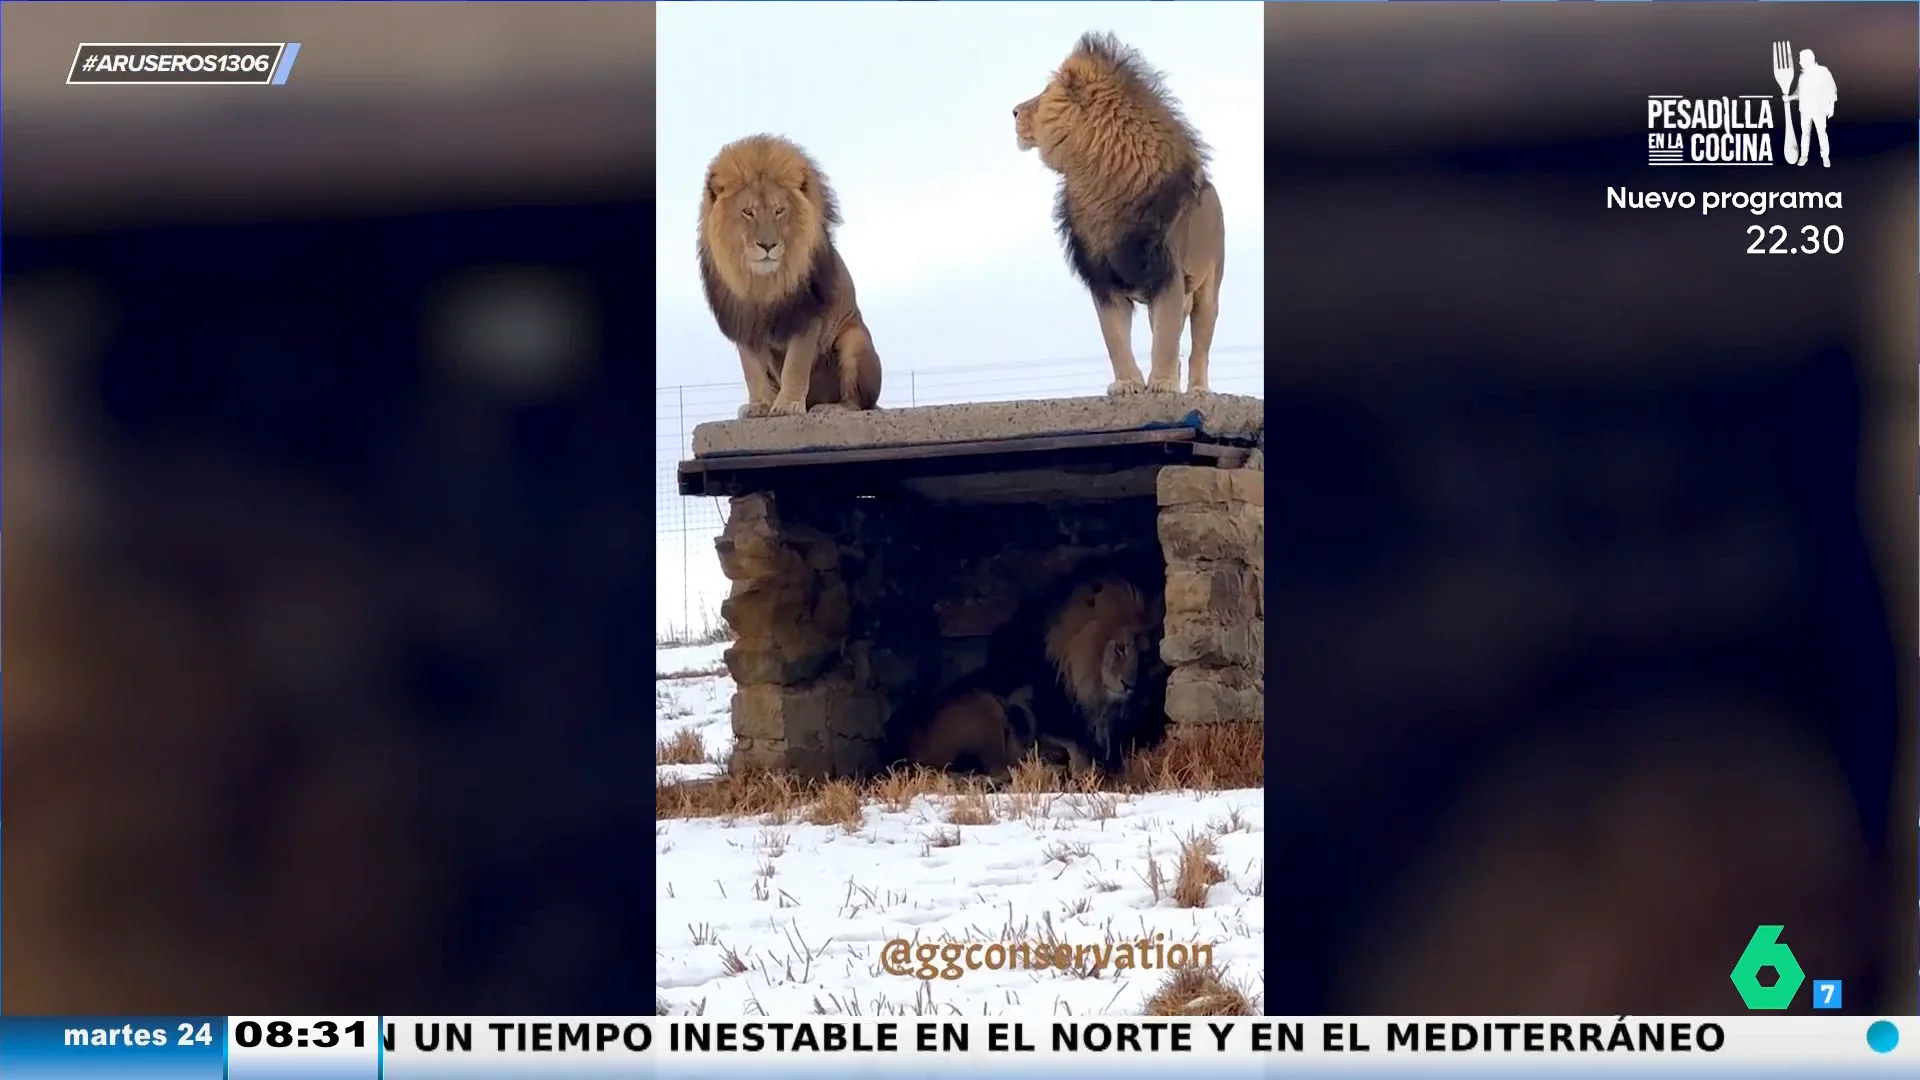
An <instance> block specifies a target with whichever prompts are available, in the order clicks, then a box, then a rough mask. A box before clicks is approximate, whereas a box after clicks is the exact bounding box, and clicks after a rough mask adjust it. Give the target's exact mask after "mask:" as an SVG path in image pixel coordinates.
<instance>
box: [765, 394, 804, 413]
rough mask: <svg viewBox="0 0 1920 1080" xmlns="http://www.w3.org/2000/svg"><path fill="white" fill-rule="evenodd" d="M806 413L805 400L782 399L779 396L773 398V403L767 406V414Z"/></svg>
mask: <svg viewBox="0 0 1920 1080" xmlns="http://www.w3.org/2000/svg"><path fill="white" fill-rule="evenodd" d="M806 413H807V403H806V401H805V400H800V401H783V400H781V399H780V398H774V399H773V404H772V405H770V406H768V408H767V415H768V416H805V415H806Z"/></svg>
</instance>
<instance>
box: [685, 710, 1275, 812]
mask: <svg viewBox="0 0 1920 1080" xmlns="http://www.w3.org/2000/svg"><path fill="white" fill-rule="evenodd" d="M695 739H696V742H697V736H696V737H695ZM679 741H680V738H679V736H676V737H675V739H673V740H670V741H669V742H671V743H675V744H677V743H678V742H679ZM669 742H663V743H661V745H660V750H659V760H660V761H661V762H662V763H663V764H666V763H680V760H679V759H680V757H681V756H684V754H685V753H687V751H682V750H675V751H674V752H673V755H672V756H670V755H669V751H668V745H669ZM1265 745H1266V744H1265V733H1264V729H1263V728H1262V727H1261V726H1260V725H1258V724H1217V725H1212V726H1209V727H1205V728H1201V729H1199V730H1197V731H1194V732H1191V733H1185V734H1183V735H1182V736H1181V737H1180V738H1177V739H1169V740H1168V741H1167V742H1166V743H1164V744H1162V745H1161V746H1159V747H1156V748H1155V749H1153V750H1150V751H1148V752H1146V753H1144V754H1136V755H1133V756H1132V757H1130V758H1128V759H1127V762H1126V766H1125V768H1124V769H1122V771H1121V772H1120V773H1119V774H1117V775H1113V776H1097V775H1091V774H1089V775H1087V776H1083V777H1068V776H1066V775H1064V774H1063V773H1061V772H1058V771H1056V770H1053V769H1051V768H1048V767H1047V766H1044V765H1041V764H1038V763H1037V762H1029V763H1025V764H1022V765H1019V766H1017V767H1015V769H1014V770H1013V775H1012V777H1011V779H1010V780H1009V781H1008V783H1007V784H1006V785H1005V786H1004V787H1002V788H1000V789H999V790H1000V792H1002V793H1003V799H1002V800H1001V801H1002V802H1004V807H1002V809H1004V811H1005V812H1006V813H1007V814H1010V815H1011V816H1013V817H1015V818H1027V817H1033V816H1038V815H1039V814H1040V813H1041V812H1043V811H1045V810H1046V809H1047V808H1048V807H1049V806H1051V805H1053V803H1054V801H1055V800H1058V799H1062V798H1070V799H1072V800H1073V801H1074V808H1075V810H1076V811H1077V812H1078V813H1079V814H1080V816H1082V817H1085V818H1089V819H1098V818H1106V817H1112V816H1113V815H1114V813H1115V812H1116V797H1117V796H1121V795H1129V794H1144V793H1148V792H1157V791H1221V790H1229V789H1237V788H1258V787H1263V786H1264V785H1265V783H1266V768H1265V765H1264V758H1263V754H1264V752H1265ZM704 760H706V755H705V752H704V748H702V751H701V753H700V754H699V756H697V757H692V758H690V759H689V761H688V762H686V763H697V762H700V761H704ZM987 792H988V788H987V786H986V784H985V783H983V782H982V781H981V780H979V779H977V778H968V777H958V776H953V775H949V774H946V773H940V772H934V771H932V770H929V769H920V768H914V769H902V770H893V771H889V772H887V773H885V774H883V775H881V776H879V777H876V778H874V779H871V780H867V781H863V782H860V783H857V784H856V783H853V782H849V781H844V780H836V781H831V782H826V783H819V782H808V781H802V780H799V779H796V778H795V777H793V776H792V775H790V774H786V773H770V772H764V771H747V772H737V773H736V772H728V773H726V774H724V775H722V776H719V777H714V778H712V779H700V780H683V781H670V782H667V783H662V784H658V785H656V786H655V788H654V797H653V798H654V819H655V820H656V821H658V820H666V819H672V818H707V817H717V818H737V817H770V818H771V819H772V820H774V821H776V822H777V821H790V820H793V819H794V818H796V817H798V818H801V819H802V820H806V821H811V822H815V823H817V824H835V825H841V826H844V827H847V828H848V829H850V830H857V829H858V828H859V824H858V812H859V808H860V806H861V805H863V804H865V803H867V802H876V803H879V804H880V805H881V806H882V807H883V808H885V809H886V810H889V811H893V812H899V811H903V810H905V809H907V808H908V807H909V806H911V805H912V803H913V801H914V800H915V799H917V798H922V797H926V798H940V799H951V800H953V804H952V809H951V812H950V813H949V815H948V817H947V821H948V824H952V825H984V824H990V823H991V822H993V821H995V820H998V817H997V815H996V805H995V802H994V801H992V800H989V799H988V798H987ZM821 804H825V805H821ZM1214 827H1215V829H1216V830H1217V831H1219V832H1223V833H1224V832H1231V831H1235V830H1236V829H1240V828H1245V827H1246V825H1245V823H1244V822H1240V821H1237V820H1232V819H1230V820H1228V821H1226V822H1222V823H1218V824H1216V825H1215V826H1214Z"/></svg>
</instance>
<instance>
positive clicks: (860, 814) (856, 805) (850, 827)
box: [800, 780, 867, 833]
mask: <svg viewBox="0 0 1920 1080" xmlns="http://www.w3.org/2000/svg"><path fill="white" fill-rule="evenodd" d="M864 795H865V793H864V792H863V791H861V789H860V788H859V787H858V786H857V785H855V784H854V783H853V782H852V781H848V780H834V781H831V782H829V783H826V784H823V785H821V786H820V788H819V789H818V790H817V791H816V792H815V793H814V798H813V800H812V801H811V802H809V803H808V804H807V805H806V807H805V808H803V809H802V810H801V811H800V817H801V819H802V820H803V821H805V822H807V823H808V824H809V825H838V826H840V827H841V828H842V829H845V830H846V831H848V832H850V833H856V832H859V831H860V825H861V823H862V822H864V821H865V820H866V816H867V815H866V811H865V810H863V809H862V808H861V807H862V806H863V805H864V803H865V799H864Z"/></svg>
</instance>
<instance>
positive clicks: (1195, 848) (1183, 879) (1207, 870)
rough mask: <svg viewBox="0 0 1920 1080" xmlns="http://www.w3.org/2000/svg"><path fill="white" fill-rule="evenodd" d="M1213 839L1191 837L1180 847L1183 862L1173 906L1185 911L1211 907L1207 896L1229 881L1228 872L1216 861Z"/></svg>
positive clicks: (1177, 871)
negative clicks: (1212, 890) (1210, 891)
mask: <svg viewBox="0 0 1920 1080" xmlns="http://www.w3.org/2000/svg"><path fill="white" fill-rule="evenodd" d="M1214 851H1215V847H1214V843H1213V837H1211V836H1209V835H1207V834H1205V833H1196V834H1194V835H1193V836H1189V837H1188V838H1187V839H1186V841H1185V842H1184V843H1182V844H1181V845H1180V862H1179V864H1178V866H1177V867H1176V868H1175V869H1174V872H1173V886H1172V889H1171V890H1170V891H1171V892H1172V894H1173V902H1174V903H1176V904H1178V905H1180V906H1181V907H1183V908H1203V907H1206V906H1207V892H1208V890H1210V889H1212V888H1213V887H1214V886H1215V885H1218V884H1220V883H1221V882H1223V881H1225V880H1227V872H1226V871H1225V870H1222V869H1221V868H1220V864H1219V863H1217V862H1215V861H1214V859H1213V855H1214Z"/></svg>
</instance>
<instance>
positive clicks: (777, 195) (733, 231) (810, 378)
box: [700, 135, 880, 418]
mask: <svg viewBox="0 0 1920 1080" xmlns="http://www.w3.org/2000/svg"><path fill="white" fill-rule="evenodd" d="M838 224H840V207H839V203H838V201H837V200H836V199H835V198H834V194H833V189H832V187H830V186H829V185H828V183H827V178H826V176H825V174H823V173H822V172H821V171H820V168H819V166H818V165H816V164H815V163H814V160H813V159H812V158H811V157H809V156H808V155H807V152H806V151H804V150H802V149H801V148H800V147H798V146H795V145H794V144H793V143H791V142H788V141H787V140H785V139H782V138H779V137H777V136H773V135H752V136H749V137H747V138H744V139H740V140H738V141H736V142H731V143H728V144H727V145H726V146H723V147H721V148H720V152H719V154H717V155H715V156H714V159H713V161H712V163H710V164H709V165H708V166H707V178H706V183H705V186H704V187H703V188H702V189H701V193H700V283H701V285H702V287H703V288H704V289H705V291H706V296H707V307H708V309H709V310H711V311H712V312H713V318H714V321H715V322H716V323H718V324H719V326H720V332H721V333H722V334H725V335H726V337H727V340H729V341H731V342H733V344H734V346H735V347H736V348H737V349H738V350H739V352H740V367H741V370H742V371H743V372H744V373H745V375H746V381H747V403H746V404H745V405H743V406H741V408H740V416H741V417H743V418H745V417H750V416H768V415H772V416H794V415H799V414H802V413H805V412H807V411H808V410H809V409H818V408H840V409H848V410H865V409H873V408H876V407H877V405H878V402H879V399H880V357H879V355H878V354H877V353H876V352H874V348H873V337H872V335H871V334H869V333H868V331H867V325H866V322H865V321H864V320H863V319H862V318H861V317H860V306H859V304H858V303H857V302H856V299H855V295H854V288H853V276H852V275H851V274H849V273H848V272H847V265H846V263H845V262H843V261H842V260H841V258H840V252H839V251H838V249H836V248H835V247H834V244H833V228H834V226H836V225H838Z"/></svg>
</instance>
